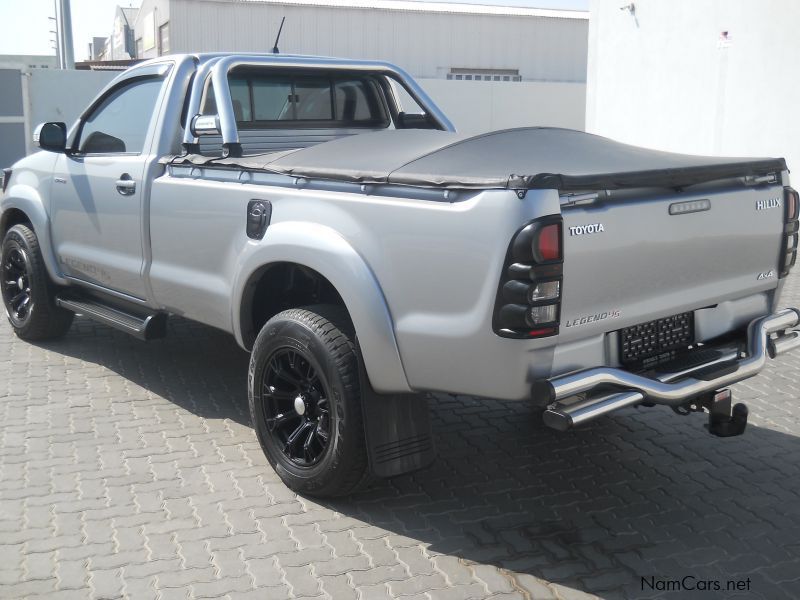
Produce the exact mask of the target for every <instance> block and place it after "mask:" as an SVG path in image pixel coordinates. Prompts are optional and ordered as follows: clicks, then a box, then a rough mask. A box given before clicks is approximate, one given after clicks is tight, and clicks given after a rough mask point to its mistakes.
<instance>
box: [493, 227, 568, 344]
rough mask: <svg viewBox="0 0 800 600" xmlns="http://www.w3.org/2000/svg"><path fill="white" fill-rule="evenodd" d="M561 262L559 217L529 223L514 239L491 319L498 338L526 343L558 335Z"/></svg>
mask: <svg viewBox="0 0 800 600" xmlns="http://www.w3.org/2000/svg"><path fill="white" fill-rule="evenodd" d="M563 262H564V260H563V244H562V224H561V217H560V216H548V217H543V218H541V219H536V220H535V221H531V222H530V223H528V224H527V225H525V227H523V228H522V229H520V230H519V231H518V232H517V233H516V235H514V238H513V239H512V240H511V245H510V246H509V249H508V252H507V254H506V260H505V263H504V265H503V273H502V275H501V278H500V287H499V289H498V291H497V299H496V301H495V310H494V316H493V318H492V327H493V329H494V332H495V333H496V334H497V335H500V336H502V337H509V338H519V339H527V338H538V337H546V336H551V335H556V334H557V333H558V325H559V318H560V312H561V276H562V270H563V269H562V267H563Z"/></svg>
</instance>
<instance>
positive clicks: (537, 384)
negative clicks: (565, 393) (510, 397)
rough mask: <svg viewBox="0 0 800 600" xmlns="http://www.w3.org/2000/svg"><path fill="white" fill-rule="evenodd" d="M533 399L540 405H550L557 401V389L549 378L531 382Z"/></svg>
mask: <svg viewBox="0 0 800 600" xmlns="http://www.w3.org/2000/svg"><path fill="white" fill-rule="evenodd" d="M531 399H532V400H533V401H534V402H536V404H538V405H539V406H549V405H551V404H552V403H553V402H555V401H556V390H555V388H554V387H553V384H552V383H550V382H549V381H548V380H547V379H537V380H535V381H534V382H533V383H532V384H531Z"/></svg>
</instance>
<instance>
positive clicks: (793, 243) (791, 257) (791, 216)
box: [779, 187, 800, 277]
mask: <svg viewBox="0 0 800 600" xmlns="http://www.w3.org/2000/svg"><path fill="white" fill-rule="evenodd" d="M783 205H784V215H785V218H784V222H785V225H784V228H783V233H784V235H783V242H782V244H781V260H780V275H779V276H780V277H786V276H787V275H788V274H789V271H791V269H792V267H793V266H794V263H795V262H797V235H798V234H797V232H798V222H797V219H798V209H800V197H798V194H797V191H796V190H794V189H793V188H790V187H785V188H783Z"/></svg>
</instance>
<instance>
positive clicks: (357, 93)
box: [333, 79, 383, 121]
mask: <svg viewBox="0 0 800 600" xmlns="http://www.w3.org/2000/svg"><path fill="white" fill-rule="evenodd" d="M373 86H374V84H371V85H370V84H369V83H368V82H366V81H363V80H358V79H356V80H352V81H350V80H345V81H337V82H335V83H334V84H333V92H334V97H335V100H334V103H335V106H336V120H337V121H379V120H381V119H382V118H383V115H382V114H381V105H380V102H379V101H378V92H377V91H376V90H375V89H374V87H373Z"/></svg>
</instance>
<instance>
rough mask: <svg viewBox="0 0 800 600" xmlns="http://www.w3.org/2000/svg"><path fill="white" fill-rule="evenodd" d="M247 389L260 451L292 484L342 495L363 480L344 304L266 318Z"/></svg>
mask: <svg viewBox="0 0 800 600" xmlns="http://www.w3.org/2000/svg"><path fill="white" fill-rule="evenodd" d="M247 388H248V396H249V401H250V416H251V418H252V420H253V427H254V428H255V430H256V435H257V437H258V441H259V443H260V444H261V448H262V449H263V450H264V454H265V455H266V457H267V460H268V461H269V463H270V465H272V468H273V469H275V472H276V473H277V474H278V476H279V477H280V478H281V480H283V482H284V483H285V484H286V485H287V486H289V487H290V488H291V489H293V490H294V491H296V492H299V493H302V494H308V495H311V496H318V497H332V496H342V495H345V494H349V493H352V492H353V491H355V490H357V489H359V488H360V487H362V486H364V485H365V484H366V483H367V482H368V481H369V480H370V474H369V469H368V461H367V447H366V439H365V434H364V424H363V417H362V412H361V381H360V375H359V356H358V352H357V348H356V339H355V332H354V331H353V325H352V323H351V322H350V317H349V315H348V314H347V311H346V310H344V308H343V307H340V306H332V305H321V304H318V305H314V306H307V307H303V308H292V309H289V310H285V311H283V312H280V313H278V314H277V315H275V316H274V317H272V318H271V319H270V320H269V321H267V322H266V323H265V324H264V326H263V327H262V329H261V331H260V333H259V334H258V337H257V338H256V341H255V344H254V345H253V352H252V355H251V357H250V369H249V373H248V380H247Z"/></svg>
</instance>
